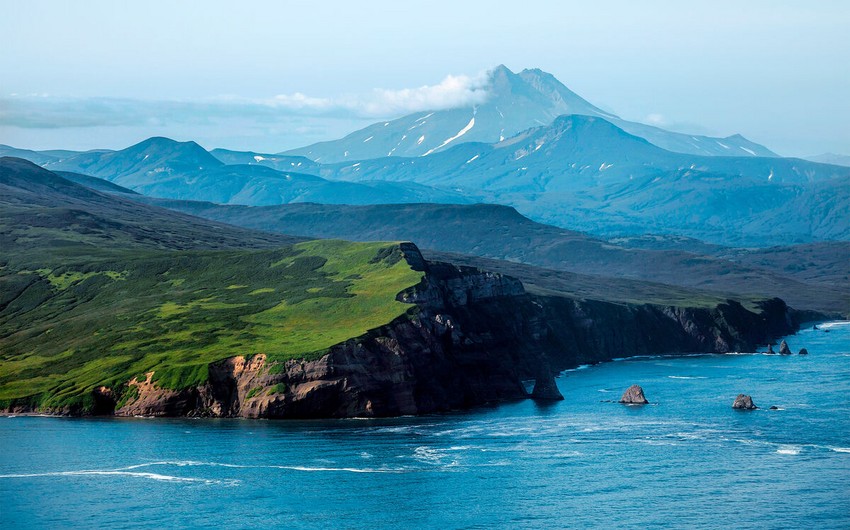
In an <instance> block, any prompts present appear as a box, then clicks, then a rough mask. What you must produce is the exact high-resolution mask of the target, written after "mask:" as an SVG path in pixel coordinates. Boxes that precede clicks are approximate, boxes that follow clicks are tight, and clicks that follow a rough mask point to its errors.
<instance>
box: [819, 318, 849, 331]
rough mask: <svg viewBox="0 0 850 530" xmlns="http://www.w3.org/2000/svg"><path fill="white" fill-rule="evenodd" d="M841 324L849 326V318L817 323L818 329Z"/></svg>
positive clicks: (835, 326)
mask: <svg viewBox="0 0 850 530" xmlns="http://www.w3.org/2000/svg"><path fill="white" fill-rule="evenodd" d="M841 326H850V320H834V321H832V322H824V323H823V324H818V328H820V329H830V328H837V327H841Z"/></svg>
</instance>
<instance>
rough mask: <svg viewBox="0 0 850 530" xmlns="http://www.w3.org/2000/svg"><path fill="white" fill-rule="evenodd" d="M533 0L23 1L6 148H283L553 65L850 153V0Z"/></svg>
mask: <svg viewBox="0 0 850 530" xmlns="http://www.w3.org/2000/svg"><path fill="white" fill-rule="evenodd" d="M533 7H534V8H535V9H530V10H529V11H527V12H524V13H521V14H518V13H517V12H516V10H515V9H508V8H506V7H502V6H491V5H489V4H484V3H478V2H476V3H464V4H455V3H453V4H449V3H447V2H429V3H424V2H414V3H409V4H405V5H397V4H396V3H393V2H375V3H373V4H372V5H371V6H370V9H368V10H363V9H362V8H359V7H357V6H354V5H349V4H341V5H334V4H328V3H326V4H321V5H314V4H311V3H306V2H290V3H286V4H282V3H274V2H254V3H251V4H249V5H247V6H246V5H240V6H234V5H229V4H227V3H224V2H182V3H179V4H176V5H171V4H165V3H161V2H160V3H157V2H154V3H145V4H138V5H129V6H128V5H125V4H121V5H118V4H112V3H109V2H87V3H86V4H84V5H82V6H78V5H70V4H68V5H66V4H62V3H59V2H49V1H47V2H45V1H41V2H28V3H26V4H17V3H15V4H13V3H9V4H8V5H6V9H5V11H6V16H4V17H3V19H2V20H0V46H2V47H3V48H4V49H5V50H7V53H6V54H3V55H2V56H0V69H2V71H3V72H4V75H3V82H2V85H0V143H3V144H9V145H13V146H15V147H20V148H30V149H59V148H67V149H91V148H123V147H126V146H128V145H131V144H133V143H136V142H138V141H141V140H143V139H145V138H147V137H150V136H168V137H171V138H174V139H177V140H194V141H197V142H198V143H200V144H201V145H203V146H204V147H206V148H214V147H225V148H231V149H250V150H255V151H265V152H278V151H282V150H285V149H289V148H295V147H300V146H303V145H307V144H310V143H313V142H316V141H321V140H331V139H336V138H339V137H341V136H344V135H345V134H347V133H349V132H352V131H354V130H356V129H359V128H361V127H363V126H365V125H368V124H370V123H374V122H376V121H379V120H383V119H390V118H396V117H399V116H402V115H404V114H408V113H410V112H415V111H418V110H425V109H429V108H434V107H441V108H446V107H447V106H451V105H454V104H460V103H467V102H469V101H474V99H475V98H476V97H481V93H480V88H481V87H480V83H479V81H478V80H480V78H481V75H482V73H483V72H485V71H487V70H488V69H491V68H493V67H494V66H496V65H498V64H505V65H506V66H508V67H509V68H510V69H511V70H513V71H515V72H516V71H520V70H522V69H524V68H540V69H543V70H545V71H547V72H550V73H552V74H553V75H554V76H555V77H557V78H558V79H559V80H560V81H561V82H563V83H564V84H565V85H567V86H568V87H569V88H570V89H571V90H573V91H575V92H576V93H578V94H579V95H580V96H581V97H583V98H585V99H587V100H588V101H589V102H591V103H593V104H595V105H597V106H599V107H601V108H604V109H606V110H608V111H611V112H614V113H616V114H618V115H620V116H621V117H623V118H625V119H629V120H633V121H640V122H644V123H650V124H652V125H657V126H660V127H663V128H667V129H670V130H674V131H679V132H688V133H692V134H708V135H714V136H729V135H732V134H736V133H740V134H742V135H744V136H746V137H747V138H748V139H750V140H752V141H754V142H758V143H761V144H763V145H765V146H766V147H768V148H770V149H772V150H774V151H776V152H778V153H779V154H781V155H785V156H807V155H815V154H820V153H824V152H834V153H840V154H850V130H848V127H847V126H846V124H847V123H848V122H850V101H848V98H847V97H846V94H847V93H850V71H848V69H847V68H846V67H841V66H840V65H841V64H843V62H844V61H846V57H847V56H850V37H848V36H847V32H846V27H848V26H850V9H848V7H846V6H845V4H843V3H840V2H836V1H832V2H819V3H818V4H816V5H805V6H804V5H799V4H797V3H795V2H765V1H762V2H751V3H748V4H746V5H739V4H737V3H734V2H731V1H724V2H712V3H710V4H709V3H706V4H701V5H698V6H691V5H688V6H682V5H679V4H676V3H671V2H652V3H648V4H641V5H639V6H638V5H633V4H631V3H628V2H624V1H608V2H601V3H597V4H595V5H593V6H573V5H562V4H561V3H557V4H553V5H542V6H533ZM520 15H521V16H520ZM33 36H38V38H33ZM476 83H479V84H476ZM477 90H478V91H479V92H477V93H476V91H477Z"/></svg>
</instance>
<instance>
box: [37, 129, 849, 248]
mask: <svg viewBox="0 0 850 530" xmlns="http://www.w3.org/2000/svg"><path fill="white" fill-rule="evenodd" d="M216 154H217V155H218V158H217V157H215V156H213V155H212V154H210V153H209V152H207V151H205V150H204V149H203V148H202V147H201V146H199V145H197V144H195V143H194V142H175V141H173V140H168V139H165V138H151V139H149V140H146V141H144V142H142V143H140V144H137V145H135V146H131V147H129V148H127V149H123V150H121V151H107V152H103V151H95V152H86V153H81V154H77V155H74V156H71V157H69V158H61V159H56V160H52V161H48V162H47V163H45V164H44V166H45V167H47V168H49V169H52V170H56V171H70V172H74V173H81V174H88V175H92V176H96V177H100V178H104V179H107V180H109V181H111V182H114V183H116V184H119V185H122V186H125V187H127V188H130V189H132V190H134V191H136V192H139V193H143V194H146V195H150V196H154V197H163V198H173V199H186V200H200V201H209V202H215V203H222V204H245V205H273V204H284V203H291V202H317V203H327V204H386V203H411V202H429V203H469V202H489V203H495V204H506V205H510V206H514V207H515V208H516V209H517V210H518V211H520V212H521V213H523V214H524V215H527V216H529V217H530V218H532V219H534V220H536V221H541V222H546V223H549V224H553V225H556V226H559V227H562V228H569V229H574V230H581V231H584V232H589V233H593V234H597V235H601V236H603V237H615V236H631V235H636V234H647V233H650V234H662V235H677V236H686V237H691V238H695V239H699V240H702V241H706V242H708V243H712V244H725V245H758V246H761V245H780V244H791V243H805V242H811V241H823V240H832V239H838V240H850V169H848V168H847V167H842V166H835V165H827V164H818V163H814V162H809V161H805V160H800V159H790V158H779V157H753V156H746V157H717V156H699V155H690V154H684V153H675V152H671V151H667V150H665V149H661V148H660V147H658V146H656V145H654V144H652V143H650V142H649V141H647V140H646V139H644V138H641V137H638V136H635V135H633V134H630V133H628V132H626V131H624V130H623V129H621V128H620V127H618V126H616V125H614V124H613V123H611V122H610V121H608V120H607V119H605V118H601V117H598V116H586V115H566V116H561V117H558V118H556V119H555V120H554V121H553V122H552V123H551V124H550V125H547V126H540V127H535V128H531V129H527V130H525V131H523V132H521V133H520V134H518V135H515V136H513V137H511V138H508V139H505V140H503V141H499V142H496V143H483V142H466V143H460V144H458V145H457V146H454V147H451V148H448V149H445V150H441V151H439V152H435V153H433V154H431V155H429V156H425V157H396V156H392V157H383V158H378V159H372V160H362V161H358V162H353V161H352V162H347V163H337V164H319V163H315V162H311V161H309V160H307V159H305V158H303V157H298V156H295V155H266V154H259V153H252V152H235V151H226V150H216ZM30 155H31V156H41V155H42V153H30ZM23 156H26V153H24V155H23ZM224 162H230V163H231V164H225V163H224ZM232 162H237V163H236V164H232ZM242 162H248V163H247V164H245V163H242ZM298 164H301V166H298ZM269 166H271V167H269ZM274 167H278V168H291V167H297V168H298V169H299V170H303V172H295V171H278V170H276V169H274ZM310 173H312V174H310Z"/></svg>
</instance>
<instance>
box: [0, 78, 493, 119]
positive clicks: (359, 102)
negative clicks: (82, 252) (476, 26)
mask: <svg viewBox="0 0 850 530" xmlns="http://www.w3.org/2000/svg"><path fill="white" fill-rule="evenodd" d="M489 84H490V76H489V74H487V73H483V74H479V75H477V76H466V75H457V76H453V75H449V76H446V78H445V79H443V80H442V81H441V82H440V83H438V84H436V85H424V86H420V87H418V88H404V89H400V90H390V89H374V90H372V91H370V92H367V93H363V94H353V95H342V96H338V97H333V98H325V97H315V96H310V95H306V94H303V93H301V92H295V93H293V94H280V95H277V96H273V97H269V98H261V99H252V98H245V97H240V96H232V95H231V96H215V97H209V98H200V99H192V100H173V99H172V100H140V99H126V98H98V97H94V98H69V97H63V96H54V95H48V94H27V95H8V96H5V97H4V96H0V126H9V127H19V128H25V129H62V128H67V127H101V126H171V125H177V124H195V125H209V124H211V123H212V122H214V121H220V120H231V119H233V118H234V117H239V118H240V119H250V120H253V121H255V122H257V123H265V124H269V123H276V122H280V121H281V120H287V119H289V118H292V119H296V118H305V119H306V118H329V119H343V120H354V121H363V120H373V119H374V120H378V119H389V118H396V117H399V116H402V115H405V114H410V113H414V112H419V111H423V110H442V109H450V108H457V107H467V106H471V105H477V104H481V103H483V102H485V101H486V100H487V97H488V96H489Z"/></svg>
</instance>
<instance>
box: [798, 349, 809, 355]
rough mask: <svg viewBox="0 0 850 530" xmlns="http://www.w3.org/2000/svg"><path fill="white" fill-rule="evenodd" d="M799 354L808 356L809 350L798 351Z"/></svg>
mask: <svg viewBox="0 0 850 530" xmlns="http://www.w3.org/2000/svg"><path fill="white" fill-rule="evenodd" d="M797 353H799V354H800V355H808V354H809V350H807V349H806V348H800V351H798V352H797Z"/></svg>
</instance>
